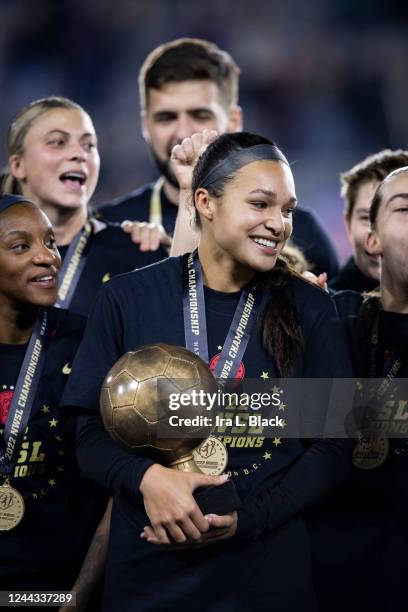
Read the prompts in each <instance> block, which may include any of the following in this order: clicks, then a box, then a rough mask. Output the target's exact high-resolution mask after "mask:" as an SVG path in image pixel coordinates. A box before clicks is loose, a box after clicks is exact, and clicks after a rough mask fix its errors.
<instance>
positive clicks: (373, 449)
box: [353, 436, 390, 470]
mask: <svg viewBox="0 0 408 612" xmlns="http://www.w3.org/2000/svg"><path fill="white" fill-rule="evenodd" d="M389 450H390V443H389V440H388V438H384V436H377V437H375V438H364V437H361V438H360V439H359V440H358V441H357V443H356V445H355V447H354V450H353V465H354V466H355V467H356V468H359V469H360V470H373V469H375V468H378V467H380V465H382V464H383V463H384V461H385V460H386V459H387V457H388V453H389Z"/></svg>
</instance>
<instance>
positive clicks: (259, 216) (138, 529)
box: [64, 132, 351, 612]
mask: <svg viewBox="0 0 408 612" xmlns="http://www.w3.org/2000/svg"><path fill="white" fill-rule="evenodd" d="M205 145H208V146H207V147H206V148H205ZM204 148H205V150H204V152H202V153H201V151H202V150H203V149H204ZM200 153H201V155H200V156H199V154H200ZM198 156H199V158H198V161H196V160H197V157H198ZM173 163H174V164H175V172H176V174H177V178H178V180H179V183H180V188H181V190H182V192H183V193H184V194H185V193H186V191H188V190H190V193H191V195H192V198H193V202H194V206H195V211H196V212H195V214H196V222H197V225H198V226H199V228H200V233H201V238H200V243H199V246H198V249H197V251H195V252H194V253H190V254H187V255H185V256H180V257H171V258H169V259H168V260H166V261H163V262H160V263H159V264H155V265H153V266H150V267H148V268H144V269H142V270H139V271H136V272H134V273H129V274H126V275H123V276H122V277H119V278H116V279H113V280H112V281H111V282H109V283H108V284H107V285H106V286H105V287H104V288H103V290H102V291H101V293H100V294H99V297H98V299H97V302H96V304H95V308H94V311H93V313H92V314H91V317H90V320H89V322H88V326H87V330H86V332H85V336H84V340H83V343H82V345H81V347H80V350H79V353H78V356H77V359H76V361H75V363H74V367H73V373H72V377H71V379H70V383H69V387H68V389H67V392H66V394H65V397H64V403H65V404H68V405H71V406H76V407H78V408H79V409H80V410H81V413H82V416H81V417H80V426H79V433H78V453H77V456H78V461H79V464H80V466H81V469H82V470H83V471H84V472H85V473H86V474H87V476H89V477H90V478H92V479H94V480H96V481H97V482H98V483H102V484H104V485H106V486H108V487H109V488H110V489H111V490H112V491H113V493H114V505H113V511H112V523H111V536H110V549H109V553H108V562H107V571H106V584H105V592H104V600H103V610H114V609H115V606H116V608H117V605H118V602H120V608H121V610H124V611H127V610H129V611H130V610H135V609H137V610H143V611H144V610H154V611H155V612H156V611H158V610H170V609H180V607H181V608H183V609H184V608H186V607H187V606H188V607H190V606H191V607H194V609H195V610H217V611H219V610H222V611H227V610H228V611H229V610H231V611H232V610H234V611H235V610H249V609H256V610H264V609H265V610H266V609H273V610H276V611H282V612H283V611H285V612H288V611H291V610H299V608H300V609H302V610H304V611H306V610H307V611H312V610H315V609H316V603H315V596H314V591H313V586H312V581H311V574H310V564H309V543H308V535H307V531H306V528H305V525H304V521H303V516H302V513H303V511H304V510H305V508H306V507H307V506H309V505H310V504H311V503H313V502H314V501H315V500H317V499H319V498H320V497H321V496H323V495H324V494H325V493H326V492H327V491H329V490H330V489H331V488H332V487H333V486H335V485H336V484H337V483H338V482H340V481H341V480H342V479H343V478H344V477H345V475H346V473H347V471H348V467H349V463H350V457H349V453H348V447H347V445H345V444H344V442H343V441H342V440H331V439H330V440H329V439H326V440H324V439H312V440H307V441H306V442H305V443H303V442H302V441H301V440H300V439H299V438H287V439H281V438H280V437H275V438H274V439H273V441H272V440H271V439H269V438H266V437H265V438H259V440H260V441H259V442H258V443H256V444H252V446H251V445H250V444H244V443H243V444H238V442H237V443H236V444H235V442H231V438H230V442H229V448H228V454H229V463H228V467H227V470H228V474H229V475H230V478H231V479H232V480H233V481H234V484H235V487H236V489H237V491H238V493H239V496H240V498H241V506H240V507H239V508H238V509H237V510H236V511H234V512H231V513H228V514H225V515H217V514H213V513H210V514H205V515H204V514H203V513H202V512H201V510H200V508H199V507H198V505H197V503H196V501H195V499H194V497H193V492H194V490H195V489H196V488H198V487H204V486H208V485H213V484H215V485H219V484H223V483H224V482H225V478H226V477H225V476H208V475H198V474H185V473H182V472H178V471H176V470H172V469H169V468H168V467H164V466H162V465H160V464H159V463H155V462H154V461H153V460H152V459H149V458H145V457H142V456H141V455H138V454H137V453H136V454H134V453H133V454H132V453H130V452H128V451H126V450H123V448H121V447H120V446H119V445H118V444H117V443H116V442H114V441H113V440H112V439H111V438H110V437H109V435H108V434H107V432H106V431H105V430H104V428H103V424H102V422H101V418H100V416H99V414H98V398H99V391H100V388H101V385H102V383H103V381H104V378H105V376H106V374H107V372H108V371H109V369H110V368H111V367H112V365H113V364H114V363H115V362H116V361H117V360H118V359H119V358H120V357H121V356H122V355H123V353H125V352H126V351H134V350H135V349H137V347H141V346H143V345H145V344H151V343H162V342H165V343H168V344H172V345H179V346H186V347H187V348H188V349H190V350H191V351H192V352H195V353H196V354H198V355H199V356H200V357H201V359H202V360H203V361H204V362H205V363H210V367H211V368H212V369H213V370H214V373H215V375H216V377H218V378H220V379H222V380H224V381H225V380H229V381H237V382H238V381H242V379H243V378H244V377H246V378H252V379H255V378H256V379H263V380H265V379H267V378H271V379H274V378H278V377H282V378H287V377H295V378H303V377H304V378H330V377H348V376H351V367H350V362H349V357H348V353H347V349H346V343H345V339H344V337H343V332H342V328H341V325H340V322H339V320H338V318H337V314H336V310H335V307H334V305H333V303H332V300H331V298H330V297H329V296H328V295H327V294H326V293H325V292H324V291H322V290H320V289H319V288H317V287H315V286H312V285H311V284H309V283H308V282H306V281H305V280H303V279H302V278H299V277H298V276H297V275H296V274H293V273H292V272H291V271H290V270H289V268H288V267H287V265H286V264H285V263H284V262H283V261H282V260H281V259H280V253H281V251H282V249H283V247H284V245H285V242H286V240H287V239H288V238H289V236H290V233H291V229H292V216H293V213H294V210H295V207H296V193H295V185H294V180H293V176H292V172H291V169H290V166H289V164H288V162H287V160H286V158H285V157H284V155H283V153H282V152H281V151H280V149H279V148H278V147H277V146H276V145H275V144H273V143H272V142H270V141H269V140H267V139H266V138H263V137H260V136H256V135H253V134H250V133H245V132H244V133H237V134H225V135H223V136H221V137H219V138H216V139H215V140H214V134H211V133H208V132H204V133H203V134H195V135H194V136H192V138H188V139H185V140H184V141H183V142H182V143H181V145H178V146H177V147H175V149H174V150H173ZM192 296H196V299H195V298H194V299H192ZM328 337H330V342H331V345H332V346H335V347H336V354H335V355H333V350H332V349H331V348H329V346H328V344H327V338H328ZM232 347H235V348H234V350H232ZM285 409H286V410H288V408H287V407H286V408H285V407H284V405H282V410H285ZM224 442H225V443H226V444H227V440H226V438H224Z"/></svg>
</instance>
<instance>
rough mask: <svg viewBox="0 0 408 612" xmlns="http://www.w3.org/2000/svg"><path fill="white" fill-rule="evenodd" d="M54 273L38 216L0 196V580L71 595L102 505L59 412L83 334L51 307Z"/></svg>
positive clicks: (50, 243) (70, 426)
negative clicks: (77, 459)
mask: <svg viewBox="0 0 408 612" xmlns="http://www.w3.org/2000/svg"><path fill="white" fill-rule="evenodd" d="M60 266H61V258H60V255H59V253H58V250H57V248H56V243H55V237H54V231H53V228H52V226H51V223H50V221H49V219H48V218H47V216H46V215H45V214H44V212H42V211H41V210H40V209H39V208H38V207H37V206H36V205H35V204H33V203H32V202H30V201H28V200H27V199H26V198H25V197H21V196H15V195H1V196H0V435H1V438H2V443H1V444H0V476H1V485H0V583H1V585H2V587H3V588H7V589H10V590H14V589H24V590H60V589H61V590H70V589H71V588H72V587H73V585H74V582H75V579H76V578H77V575H78V573H79V571H80V568H81V564H82V561H83V559H84V557H85V553H86V552H87V549H88V546H89V544H90V542H91V539H92V537H93V534H94V532H95V529H96V527H97V523H98V520H99V518H100V516H101V515H102V512H103V510H104V508H105V506H106V499H105V496H104V494H103V493H102V491H101V490H98V489H97V488H96V487H92V486H91V483H89V482H87V481H85V480H83V479H81V478H80V477H79V471H78V468H77V467H76V462H75V454H74V436H75V418H74V416H73V415H65V414H64V413H63V411H61V409H60V408H59V403H60V399H61V395H62V392H63V390H64V387H65V384H66V381H67V373H68V372H69V370H70V365H72V361H73V358H74V355H75V351H76V349H77V347H78V344H79V341H80V339H81V337H82V333H83V329H84V319H83V318H82V317H80V316H79V315H75V314H72V313H69V312H67V311H64V310H61V309H57V308H53V307H52V306H53V304H54V302H55V300H56V299H57V291H58V284H57V273H58V270H59V268H60ZM91 582H92V580H91ZM83 595H85V593H84V592H81V593H80V592H78V597H79V599H80V600H81V599H82V596H83ZM80 600H79V602H78V603H79V604H80V603H81V601H80ZM82 601H83V600H82Z"/></svg>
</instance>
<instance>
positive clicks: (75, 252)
mask: <svg viewBox="0 0 408 612" xmlns="http://www.w3.org/2000/svg"><path fill="white" fill-rule="evenodd" d="M91 235H92V224H91V222H90V221H88V222H87V223H86V225H85V227H84V229H83V230H81V231H80V232H78V234H77V235H76V236H75V238H74V239H73V241H72V242H71V244H70V245H69V248H68V251H67V253H66V255H65V258H64V263H63V265H62V268H61V270H60V273H59V279H60V280H59V287H58V298H57V301H56V304H55V306H56V307H57V308H69V306H70V304H71V301H72V298H73V296H74V293H75V289H76V288H77V285H78V282H79V279H80V277H81V274H82V270H83V269H84V265H85V262H86V258H87V255H86V254H85V249H86V247H87V245H88V242H89V239H90V237H91Z"/></svg>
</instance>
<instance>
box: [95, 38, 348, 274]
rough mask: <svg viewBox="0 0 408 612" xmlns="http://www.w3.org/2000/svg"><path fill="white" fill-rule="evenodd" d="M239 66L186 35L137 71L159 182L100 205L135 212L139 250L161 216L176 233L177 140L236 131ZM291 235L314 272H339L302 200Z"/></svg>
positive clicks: (107, 213) (121, 214) (119, 214)
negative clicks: (139, 223)
mask: <svg viewBox="0 0 408 612" xmlns="http://www.w3.org/2000/svg"><path fill="white" fill-rule="evenodd" d="M239 72H240V71H239V68H238V66H237V64H236V63H235V61H234V60H233V59H232V57H231V56H230V55H229V54H228V53H226V52H225V51H222V50H221V49H219V48H218V47H217V46H216V45H215V44H213V43H210V42H208V41H205V40H199V39H193V38H181V39H177V40H174V41H172V42H170V43H166V44H164V45H161V46H159V47H157V48H156V49H154V50H153V51H152V52H151V53H150V54H149V55H148V56H147V58H146V60H145V62H144V64H143V66H142V68H141V70H140V73H139V95H140V108H141V121H142V131H143V136H144V139H145V140H146V142H147V144H148V145H149V147H150V150H151V152H152V155H153V158H154V160H155V162H156V165H157V167H158V169H159V171H160V174H161V176H160V178H159V179H158V180H157V181H156V183H154V184H153V185H152V184H149V185H145V186H143V187H142V188H140V189H138V190H136V191H132V192H130V193H128V194H126V195H124V196H122V197H120V198H118V199H116V200H114V201H113V202H111V203H110V204H108V205H106V206H103V207H102V208H101V209H100V213H101V215H102V216H103V217H104V218H105V219H107V220H109V221H119V222H122V221H124V220H127V219H130V220H132V221H133V220H137V221H142V222H145V223H144V224H142V227H141V228H140V233H141V236H140V243H141V250H144V248H145V247H144V245H145V244H150V245H151V242H152V241H153V242H156V244H157V246H158V244H159V240H160V239H161V240H165V239H166V236H165V234H164V232H163V233H162V234H161V235H159V238H158V237H157V236H158V234H157V226H155V225H153V224H159V225H160V224H161V225H163V227H164V230H165V231H166V232H167V233H168V234H170V235H171V234H173V230H174V225H175V221H176V217H177V212H178V199H179V189H178V184H177V181H176V178H175V177H174V176H173V174H172V172H171V169H170V164H169V162H170V154H171V150H172V148H173V147H174V146H175V145H176V144H179V143H181V141H182V140H183V138H186V137H189V136H191V135H192V134H193V133H195V132H202V131H203V130H204V129H208V130H216V131H217V132H218V134H222V133H224V132H238V131H241V129H242V111H241V108H240V107H239V106H238V81H239ZM292 241H293V243H294V245H295V246H297V247H298V248H299V249H300V250H301V251H302V252H303V254H304V255H305V257H306V259H307V261H308V262H309V264H310V265H311V269H312V271H313V272H315V273H316V274H319V273H321V272H326V273H327V275H328V276H329V278H331V277H333V276H335V275H336V273H337V271H338V261H337V256H336V253H335V250H334V247H333V245H332V243H331V241H330V239H329V237H328V236H327V234H326V232H325V231H324V229H323V228H322V226H321V225H320V224H319V222H318V221H317V219H316V218H315V217H314V215H312V213H311V212H310V211H308V210H305V209H302V208H300V209H299V208H298V210H297V212H296V216H295V218H294V231H293V234H292Z"/></svg>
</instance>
